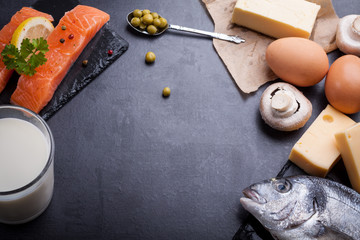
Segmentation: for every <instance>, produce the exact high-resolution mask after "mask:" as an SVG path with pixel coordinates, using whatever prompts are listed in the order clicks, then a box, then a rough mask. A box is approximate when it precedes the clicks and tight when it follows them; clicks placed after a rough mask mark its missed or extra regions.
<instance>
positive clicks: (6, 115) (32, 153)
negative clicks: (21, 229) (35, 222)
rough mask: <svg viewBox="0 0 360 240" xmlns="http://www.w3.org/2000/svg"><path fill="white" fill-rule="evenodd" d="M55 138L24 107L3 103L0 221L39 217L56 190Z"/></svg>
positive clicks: (0, 151) (48, 129)
mask: <svg viewBox="0 0 360 240" xmlns="http://www.w3.org/2000/svg"><path fill="white" fill-rule="evenodd" d="M54 148H55V145H54V139H53V136H52V133H51V131H50V128H49V126H48V125H47V124H46V122H45V121H44V120H43V119H42V118H41V117H40V116H38V115H37V114H36V113H34V112H32V111H30V110H27V109H25V108H22V107H18V106H12V105H0V222H1V223H7V224H19V223H25V222H28V221H30V220H32V219H34V218H36V217H37V216H39V215H40V214H41V213H42V212H43V211H44V210H45V209H46V208H47V206H48V205H49V203H50V201H51V198H52V194H53V189H54Z"/></svg>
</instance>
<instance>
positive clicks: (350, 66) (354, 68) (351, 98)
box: [325, 55, 360, 114]
mask: <svg viewBox="0 0 360 240" xmlns="http://www.w3.org/2000/svg"><path fill="white" fill-rule="evenodd" d="M325 95H326V98H327V99H328V101H329V103H330V104H331V105H332V106H333V107H334V108H336V109H337V110H339V111H341V112H343V113H347V114H352V113H356V112H359V111H360V58H358V57H356V56H354V55H344V56H342V57H340V58H338V59H337V60H336V61H335V62H334V63H333V64H332V65H331V67H330V69H329V72H328V74H327V76H326V80H325Z"/></svg>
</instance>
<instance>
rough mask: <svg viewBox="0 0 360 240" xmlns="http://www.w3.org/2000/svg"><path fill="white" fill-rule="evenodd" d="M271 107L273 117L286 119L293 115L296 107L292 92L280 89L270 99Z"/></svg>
mask: <svg viewBox="0 0 360 240" xmlns="http://www.w3.org/2000/svg"><path fill="white" fill-rule="evenodd" d="M271 107H272V109H273V110H274V111H273V114H274V115H276V116H279V117H288V116H291V115H292V114H294V113H295V111H296V109H297V107H298V105H297V102H296V99H295V96H294V94H293V93H292V92H290V91H286V90H284V89H281V90H278V91H276V92H275V94H274V96H273V97H272V98H271Z"/></svg>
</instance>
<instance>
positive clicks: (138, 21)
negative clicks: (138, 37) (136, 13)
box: [131, 17, 141, 27]
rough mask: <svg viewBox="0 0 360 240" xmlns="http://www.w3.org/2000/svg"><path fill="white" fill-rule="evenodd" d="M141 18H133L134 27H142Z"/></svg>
mask: <svg viewBox="0 0 360 240" xmlns="http://www.w3.org/2000/svg"><path fill="white" fill-rule="evenodd" d="M140 22H141V21H140V18H138V17H133V18H132V19H131V25H133V26H134V27H138V26H140Z"/></svg>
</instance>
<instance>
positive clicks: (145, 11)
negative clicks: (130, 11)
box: [142, 9, 150, 15]
mask: <svg viewBox="0 0 360 240" xmlns="http://www.w3.org/2000/svg"><path fill="white" fill-rule="evenodd" d="M142 14H143V15H145V14H150V10H149V9H144V10H143V11H142Z"/></svg>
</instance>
